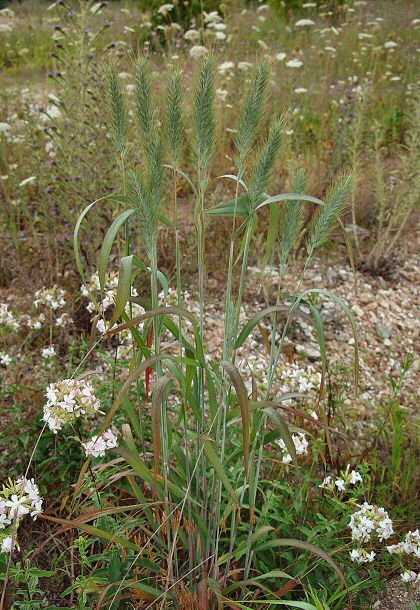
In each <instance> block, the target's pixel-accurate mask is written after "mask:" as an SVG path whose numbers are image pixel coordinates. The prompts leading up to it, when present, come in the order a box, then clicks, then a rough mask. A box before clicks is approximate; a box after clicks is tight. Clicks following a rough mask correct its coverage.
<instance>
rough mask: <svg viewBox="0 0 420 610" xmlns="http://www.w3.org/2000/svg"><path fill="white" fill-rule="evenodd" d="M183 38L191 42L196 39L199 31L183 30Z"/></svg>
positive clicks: (198, 36)
mask: <svg viewBox="0 0 420 610" xmlns="http://www.w3.org/2000/svg"><path fill="white" fill-rule="evenodd" d="M184 38H185V40H190V41H191V42H192V41H194V40H198V39H199V38H200V32H197V30H188V31H187V32H185V34H184Z"/></svg>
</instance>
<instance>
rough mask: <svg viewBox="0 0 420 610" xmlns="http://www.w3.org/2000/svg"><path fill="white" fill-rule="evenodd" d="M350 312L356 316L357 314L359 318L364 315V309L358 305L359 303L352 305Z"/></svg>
mask: <svg viewBox="0 0 420 610" xmlns="http://www.w3.org/2000/svg"><path fill="white" fill-rule="evenodd" d="M351 310H352V312H353V313H354V314H356V316H358V317H359V318H361V317H362V316H363V315H364V311H363V309H362V308H361V307H359V305H353V307H352V308H351Z"/></svg>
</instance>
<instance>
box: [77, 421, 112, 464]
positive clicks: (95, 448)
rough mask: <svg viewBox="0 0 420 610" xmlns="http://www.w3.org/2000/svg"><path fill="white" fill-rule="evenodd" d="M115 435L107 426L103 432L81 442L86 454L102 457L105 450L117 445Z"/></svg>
mask: <svg viewBox="0 0 420 610" xmlns="http://www.w3.org/2000/svg"><path fill="white" fill-rule="evenodd" d="M117 440H118V439H117V435H116V433H115V432H113V431H112V430H111V428H109V429H108V430H107V431H106V432H104V433H103V434H100V435H99V436H92V438H91V440H90V441H88V442H87V443H83V448H84V450H85V453H86V455H92V456H93V457H104V455H105V452H106V451H107V450H108V449H113V448H114V447H116V446H117Z"/></svg>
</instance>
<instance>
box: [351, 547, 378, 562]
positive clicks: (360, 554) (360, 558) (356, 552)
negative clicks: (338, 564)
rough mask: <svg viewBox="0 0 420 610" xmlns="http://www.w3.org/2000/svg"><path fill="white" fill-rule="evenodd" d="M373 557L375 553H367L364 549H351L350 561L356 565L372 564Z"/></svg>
mask: <svg viewBox="0 0 420 610" xmlns="http://www.w3.org/2000/svg"><path fill="white" fill-rule="evenodd" d="M375 557H376V553H375V551H370V552H369V551H367V550H366V549H353V550H352V551H351V552H350V559H351V560H352V561H355V562H356V563H372V561H373V560H374V559H375Z"/></svg>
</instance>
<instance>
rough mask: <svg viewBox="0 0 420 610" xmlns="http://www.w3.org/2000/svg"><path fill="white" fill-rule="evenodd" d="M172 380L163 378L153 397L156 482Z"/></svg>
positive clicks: (158, 383)
mask: <svg viewBox="0 0 420 610" xmlns="http://www.w3.org/2000/svg"><path fill="white" fill-rule="evenodd" d="M170 381H171V380H170V378H169V377H166V376H165V375H164V376H163V377H161V378H160V379H159V380H158V382H157V384H156V388H155V390H154V392H153V396H152V407H151V416H152V437H153V451H154V456H155V482H156V479H157V476H158V472H159V463H160V448H161V438H160V424H161V419H162V403H163V398H164V395H165V390H166V388H167V387H168V384H169V383H170Z"/></svg>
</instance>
